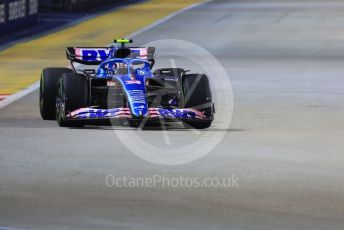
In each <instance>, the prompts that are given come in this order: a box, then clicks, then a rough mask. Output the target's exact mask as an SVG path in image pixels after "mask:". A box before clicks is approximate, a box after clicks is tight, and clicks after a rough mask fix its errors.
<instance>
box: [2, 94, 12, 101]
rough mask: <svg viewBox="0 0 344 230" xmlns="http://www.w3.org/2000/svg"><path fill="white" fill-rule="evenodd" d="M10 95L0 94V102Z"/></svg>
mask: <svg viewBox="0 0 344 230" xmlns="http://www.w3.org/2000/svg"><path fill="white" fill-rule="evenodd" d="M10 95H11V94H0V101H2V100H4V99H6V98H7V97H8V96H10Z"/></svg>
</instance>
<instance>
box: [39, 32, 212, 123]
mask: <svg viewBox="0 0 344 230" xmlns="http://www.w3.org/2000/svg"><path fill="white" fill-rule="evenodd" d="M131 42H132V40H128V39H117V40H115V42H114V43H119V44H120V45H118V46H111V47H68V48H67V49H66V55H67V58H68V60H69V61H70V64H71V65H70V66H71V68H46V69H44V70H43V71H42V75H41V82H40V99H39V100H40V112H41V116H42V118H43V119H44V120H55V119H56V120H57V122H58V124H59V125H60V126H62V127H80V126H84V125H98V124H102V125H103V124H110V121H111V123H112V124H114V122H115V123H116V122H118V123H116V124H129V125H131V126H139V127H143V126H145V125H147V124H150V123H152V122H158V123H161V122H170V121H180V122H182V123H183V124H184V126H185V127H186V128H196V129H204V128H208V127H209V126H210V125H211V123H212V121H213V119H214V113H215V110H214V103H213V101H212V96H211V90H210V86H209V80H208V77H207V76H206V75H204V74H189V73H187V72H188V71H186V70H184V69H181V68H162V69H156V70H154V71H153V70H152V69H153V66H154V63H155V60H154V55H155V48H154V47H126V46H125V44H126V43H131Z"/></svg>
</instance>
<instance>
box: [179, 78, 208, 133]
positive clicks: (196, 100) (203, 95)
mask: <svg viewBox="0 0 344 230" xmlns="http://www.w3.org/2000/svg"><path fill="white" fill-rule="evenodd" d="M182 86H183V92H184V108H193V109H196V110H198V111H201V112H203V114H204V115H205V116H206V117H207V119H210V120H199V121H183V125H184V127H185V128H195V129H206V128H209V127H210V126H211V123H212V119H213V116H214V104H213V102H212V95H211V89H210V84H209V80H208V77H207V76H206V75H204V74H187V75H184V76H183V78H182Z"/></svg>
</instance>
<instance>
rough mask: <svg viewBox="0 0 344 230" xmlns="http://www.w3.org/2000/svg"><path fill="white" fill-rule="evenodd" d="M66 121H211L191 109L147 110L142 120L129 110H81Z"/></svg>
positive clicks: (72, 113)
mask: <svg viewBox="0 0 344 230" xmlns="http://www.w3.org/2000/svg"><path fill="white" fill-rule="evenodd" d="M66 119H68V120H102V119H150V120H161V119H163V120H177V121H178V120H200V121H201V120H203V121H206V120H213V118H212V117H207V116H205V115H204V113H203V112H201V111H198V110H195V109H192V108H183V109H166V108H149V109H148V114H147V115H146V116H145V117H142V118H135V117H133V116H132V114H131V112H130V109H129V108H113V109H95V108H81V109H77V110H75V111H73V112H71V113H69V114H67V116H66Z"/></svg>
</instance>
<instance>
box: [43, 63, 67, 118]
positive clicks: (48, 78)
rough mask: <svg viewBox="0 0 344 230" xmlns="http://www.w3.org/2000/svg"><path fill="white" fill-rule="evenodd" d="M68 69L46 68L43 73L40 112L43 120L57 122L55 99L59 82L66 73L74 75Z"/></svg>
mask: <svg viewBox="0 0 344 230" xmlns="http://www.w3.org/2000/svg"><path fill="white" fill-rule="evenodd" d="M72 72H73V70H71V69H68V68H46V69H44V70H43V71H42V74H41V80H40V88H39V110H40V113H41V117H42V119H43V120H55V99H56V92H57V82H58V81H59V79H60V78H61V77H62V75H63V74H64V73H72Z"/></svg>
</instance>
